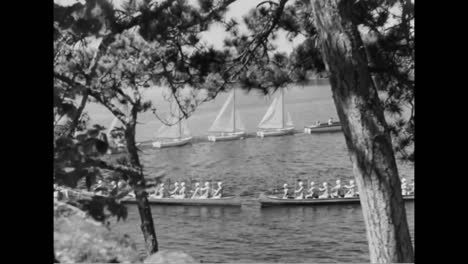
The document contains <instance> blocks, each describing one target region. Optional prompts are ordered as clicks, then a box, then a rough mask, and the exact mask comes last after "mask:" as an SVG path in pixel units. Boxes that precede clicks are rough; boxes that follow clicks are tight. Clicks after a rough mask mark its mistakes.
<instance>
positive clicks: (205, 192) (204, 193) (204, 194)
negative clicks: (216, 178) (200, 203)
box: [200, 182, 210, 199]
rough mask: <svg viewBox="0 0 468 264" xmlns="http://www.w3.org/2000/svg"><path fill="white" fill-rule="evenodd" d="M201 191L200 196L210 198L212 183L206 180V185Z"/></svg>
mask: <svg viewBox="0 0 468 264" xmlns="http://www.w3.org/2000/svg"><path fill="white" fill-rule="evenodd" d="M200 192H201V195H200V198H202V199H208V198H210V183H209V182H205V186H204V187H202V188H200Z"/></svg>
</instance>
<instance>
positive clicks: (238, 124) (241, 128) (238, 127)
mask: <svg viewBox="0 0 468 264" xmlns="http://www.w3.org/2000/svg"><path fill="white" fill-rule="evenodd" d="M236 130H237V131H245V126H244V122H242V119H241V118H240V114H239V111H237V110H236Z"/></svg>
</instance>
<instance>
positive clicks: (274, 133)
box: [257, 127, 294, 138]
mask: <svg viewBox="0 0 468 264" xmlns="http://www.w3.org/2000/svg"><path fill="white" fill-rule="evenodd" d="M293 132H294V127H287V128H278V129H275V130H262V131H257V136H258V137H261V138H263V137H278V136H285V135H290V134H292V133H293Z"/></svg>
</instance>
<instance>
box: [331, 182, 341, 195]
mask: <svg viewBox="0 0 468 264" xmlns="http://www.w3.org/2000/svg"><path fill="white" fill-rule="evenodd" d="M331 197H332V198H340V197H344V192H343V187H342V186H341V180H339V179H338V180H336V185H335V187H333V188H332V189H331Z"/></svg>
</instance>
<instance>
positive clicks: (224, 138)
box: [208, 131, 245, 142]
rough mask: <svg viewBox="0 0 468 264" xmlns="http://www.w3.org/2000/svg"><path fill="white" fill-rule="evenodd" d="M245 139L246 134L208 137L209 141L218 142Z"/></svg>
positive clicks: (237, 133) (238, 133)
mask: <svg viewBox="0 0 468 264" xmlns="http://www.w3.org/2000/svg"><path fill="white" fill-rule="evenodd" d="M244 137H245V132H243V131H242V132H236V133H228V134H226V135H210V136H208V141H212V142H216V141H229V140H236V139H243V138H244Z"/></svg>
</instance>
